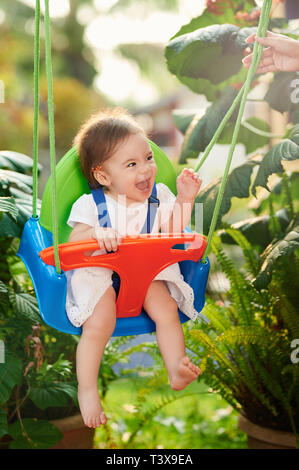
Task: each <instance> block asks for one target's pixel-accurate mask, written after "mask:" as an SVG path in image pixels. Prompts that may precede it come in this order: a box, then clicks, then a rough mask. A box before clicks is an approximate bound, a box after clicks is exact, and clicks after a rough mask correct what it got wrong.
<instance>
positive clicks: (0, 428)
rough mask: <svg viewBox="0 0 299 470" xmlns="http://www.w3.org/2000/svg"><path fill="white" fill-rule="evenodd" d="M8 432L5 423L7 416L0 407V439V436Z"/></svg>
mask: <svg viewBox="0 0 299 470" xmlns="http://www.w3.org/2000/svg"><path fill="white" fill-rule="evenodd" d="M7 432H8V425H7V416H6V413H5V411H4V410H3V409H2V408H0V439H1V437H2V436H4V435H5V434H7Z"/></svg>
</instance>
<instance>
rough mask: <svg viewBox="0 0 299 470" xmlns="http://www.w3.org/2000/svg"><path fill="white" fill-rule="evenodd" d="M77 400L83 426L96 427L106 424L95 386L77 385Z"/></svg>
mask: <svg viewBox="0 0 299 470" xmlns="http://www.w3.org/2000/svg"><path fill="white" fill-rule="evenodd" d="M78 401H79V406H80V411H81V415H82V418H83V421H84V424H85V426H88V427H89V428H98V427H100V426H101V425H102V424H106V422H107V418H106V415H105V413H104V412H103V408H102V405H101V402H100V398H99V394H98V390H97V388H96V387H91V388H85V387H80V386H79V387H78Z"/></svg>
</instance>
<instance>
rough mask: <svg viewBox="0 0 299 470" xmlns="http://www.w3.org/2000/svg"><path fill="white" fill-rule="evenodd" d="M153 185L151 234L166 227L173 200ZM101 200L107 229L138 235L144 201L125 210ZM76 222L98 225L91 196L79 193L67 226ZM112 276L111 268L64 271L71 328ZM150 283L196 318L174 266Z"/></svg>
mask: <svg viewBox="0 0 299 470" xmlns="http://www.w3.org/2000/svg"><path fill="white" fill-rule="evenodd" d="M156 186H157V198H158V199H159V200H160V205H159V208H158V209H157V213H156V217H155V222H154V225H153V228H152V232H151V233H159V229H160V223H162V224H164V223H166V224H167V221H168V220H169V217H170V214H171V212H172V210H173V205H174V202H175V199H176V198H175V196H174V194H173V193H172V192H171V191H170V190H169V188H168V187H167V186H166V185H164V184H163V183H158V184H157V185H156ZM105 197H106V203H107V208H108V211H109V216H110V220H111V226H112V227H113V228H115V229H116V230H117V231H118V232H119V233H120V235H121V236H125V235H137V234H139V233H140V232H141V229H142V227H143V225H144V222H145V219H146V215H147V205H148V203H147V201H145V202H144V203H136V204H133V205H130V206H129V207H126V206H125V205H123V204H121V202H122V201H121V199H120V200H119V201H116V200H115V199H113V198H111V197H110V196H108V195H106V194H105ZM159 221H160V222H159ZM77 222H81V223H84V224H87V225H90V226H92V227H95V226H99V222H98V212H97V207H96V204H95V202H94V200H93V197H92V194H83V195H82V196H81V197H79V199H77V200H76V201H75V203H74V204H73V206H72V209H71V212H70V215H69V218H68V221H67V223H68V225H69V226H71V227H72V228H73V227H74V226H75V224H76V223H77ZM103 253H106V251H104V250H100V249H99V250H97V251H95V252H94V253H93V254H92V255H91V256H96V255H99V254H103ZM112 274H113V271H112V270H111V269H107V268H101V267H86V268H77V269H74V270H71V271H66V278H67V298H66V313H67V316H68V318H69V320H70V322H71V323H72V324H73V325H74V326H77V327H79V326H81V325H82V324H83V323H84V322H85V321H86V320H87V318H89V317H90V315H92V313H93V311H94V308H95V306H96V304H97V303H98V301H99V300H100V298H101V297H102V295H103V294H104V293H105V291H106V290H107V289H108V287H110V286H112ZM136 275H137V274H136ZM154 280H163V281H165V283H166V285H167V288H168V290H169V292H170V295H171V296H172V297H173V299H174V300H175V301H176V303H177V305H178V307H179V309H180V310H181V311H182V312H183V313H184V314H185V315H187V316H188V317H189V318H191V319H192V320H193V321H194V320H195V319H196V317H197V316H198V315H199V314H198V312H197V311H196V310H195V308H194V293H193V290H192V288H191V287H190V286H189V284H187V283H186V282H185V281H184V278H183V276H182V274H181V272H180V267H179V264H178V263H175V264H172V265H171V266H168V267H167V268H165V269H163V270H162V271H161V272H160V273H159V274H158V275H157V276H156V277H155V278H154Z"/></svg>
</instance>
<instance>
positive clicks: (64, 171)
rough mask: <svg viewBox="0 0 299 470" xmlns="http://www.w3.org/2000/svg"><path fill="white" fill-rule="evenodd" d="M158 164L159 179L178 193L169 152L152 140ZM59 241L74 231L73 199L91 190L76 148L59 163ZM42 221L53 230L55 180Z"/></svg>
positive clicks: (44, 201) (45, 199)
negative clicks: (167, 154) (82, 170)
mask: <svg viewBox="0 0 299 470" xmlns="http://www.w3.org/2000/svg"><path fill="white" fill-rule="evenodd" d="M149 143H150V146H151V148H152V150H153V153H154V159H155V162H156V165H157V168H158V170H157V177H156V182H157V183H164V184H165V185H166V186H168V187H169V189H170V190H171V191H172V192H173V193H174V194H176V174H175V170H174V167H173V165H172V163H171V162H170V160H169V159H168V157H167V156H166V154H165V153H164V152H163V150H161V149H160V148H159V147H158V146H157V145H156V144H155V143H154V142H152V141H150V140H149ZM56 188H57V215H58V243H66V242H67V241H68V238H69V236H70V233H71V231H72V228H71V227H69V226H68V225H67V220H68V217H69V214H70V212H71V208H72V205H73V204H74V202H75V201H76V200H77V199H78V198H79V197H80V196H82V194H84V193H86V194H90V189H89V187H88V183H87V181H86V179H85V178H84V176H83V175H82V172H81V169H80V163H79V156H78V153H77V148H76V147H73V148H71V149H70V150H69V151H68V152H67V153H66V154H65V155H64V157H63V158H62V159H61V160H60V161H59V163H58V164H57V166H56ZM40 224H41V225H42V227H44V228H45V229H46V230H48V231H49V232H52V181H51V177H50V178H49V180H48V181H47V184H46V187H45V190H44V194H43V197H42V205H41V212H40Z"/></svg>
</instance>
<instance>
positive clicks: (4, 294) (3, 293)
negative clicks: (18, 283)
mask: <svg viewBox="0 0 299 470" xmlns="http://www.w3.org/2000/svg"><path fill="white" fill-rule="evenodd" d="M8 305H9V300H8V289H7V287H6V285H5V284H4V282H2V281H0V309H1V308H2V307H4V308H6V307H7V306H8Z"/></svg>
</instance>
